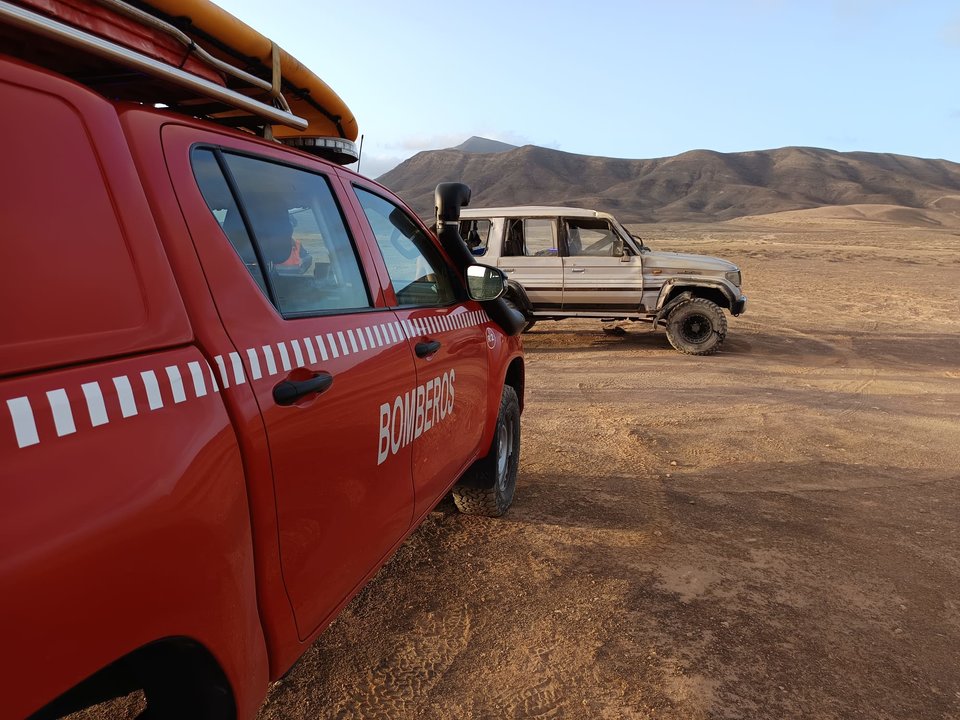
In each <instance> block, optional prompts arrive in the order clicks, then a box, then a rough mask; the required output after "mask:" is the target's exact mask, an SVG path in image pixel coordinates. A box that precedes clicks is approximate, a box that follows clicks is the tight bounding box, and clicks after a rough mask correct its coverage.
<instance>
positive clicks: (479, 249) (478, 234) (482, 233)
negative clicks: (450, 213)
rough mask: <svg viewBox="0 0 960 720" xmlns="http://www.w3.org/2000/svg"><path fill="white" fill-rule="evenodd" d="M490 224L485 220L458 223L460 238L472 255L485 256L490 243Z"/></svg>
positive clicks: (477, 219) (478, 219)
mask: <svg viewBox="0 0 960 720" xmlns="http://www.w3.org/2000/svg"><path fill="white" fill-rule="evenodd" d="M492 224H493V223H491V222H490V221H489V220H487V219H486V218H476V219H472V220H461V221H460V237H462V238H463V240H464V242H465V243H467V247H468V248H470V252H472V253H473V254H474V255H485V254H486V252H487V243H488V242H489V241H490V227H491V225H492Z"/></svg>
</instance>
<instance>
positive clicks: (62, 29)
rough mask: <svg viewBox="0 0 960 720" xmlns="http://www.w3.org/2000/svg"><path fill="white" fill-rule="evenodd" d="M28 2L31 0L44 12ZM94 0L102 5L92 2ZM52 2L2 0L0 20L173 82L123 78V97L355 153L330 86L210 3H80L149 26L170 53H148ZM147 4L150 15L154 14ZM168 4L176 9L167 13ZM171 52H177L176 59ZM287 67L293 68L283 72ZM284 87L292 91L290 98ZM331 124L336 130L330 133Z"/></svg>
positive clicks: (348, 117) (349, 156) (323, 149)
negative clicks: (139, 85) (147, 84)
mask: <svg viewBox="0 0 960 720" xmlns="http://www.w3.org/2000/svg"><path fill="white" fill-rule="evenodd" d="M25 5H33V6H34V7H35V8H37V9H41V10H44V11H47V12H49V13H50V15H48V14H43V13H42V12H38V11H37V10H36V9H31V8H30V7H24V6H25ZM96 6H99V8H101V9H100V10H97V7H96ZM56 7H57V5H56V2H54V3H53V9H50V8H49V7H48V6H47V5H46V4H38V3H37V2H36V0H22V4H20V5H17V4H13V3H12V2H9V1H8V0H0V24H5V25H8V26H11V27H13V28H16V29H19V30H25V31H28V32H30V33H34V34H37V35H40V36H41V37H44V38H47V39H49V40H52V41H54V42H56V43H59V44H62V45H63V46H66V47H68V48H73V49H75V50H79V51H81V52H82V53H84V54H85V56H86V55H90V56H93V57H96V58H99V59H100V60H105V61H107V62H108V63H112V64H114V66H120V67H123V68H127V69H129V70H132V71H134V73H135V74H136V73H139V74H140V75H135V77H143V76H148V77H150V78H153V79H154V80H155V81H159V83H160V84H162V86H163V87H167V88H173V90H170V91H168V92H169V94H170V96H171V100H170V102H167V101H166V99H165V98H164V97H163V96H162V95H160V96H158V94H157V88H156V87H155V86H156V84H157V83H156V82H154V83H153V85H154V87H151V88H150V89H149V90H139V89H138V90H137V91H136V92H135V93H133V94H132V91H131V90H130V87H131V86H130V83H129V79H127V81H126V84H125V85H124V90H125V95H124V96H125V97H127V99H133V100H139V101H142V102H149V103H155V104H164V105H168V106H169V107H171V108H172V109H174V110H177V111H180V112H184V113H186V114H191V115H194V116H197V117H203V118H205V119H208V120H212V121H214V122H218V121H219V122H221V123H224V124H228V125H231V126H240V127H246V128H247V129H248V130H253V131H255V132H258V133H259V134H261V135H262V136H263V137H266V138H269V139H276V140H278V141H279V142H283V143H285V144H288V145H291V146H293V147H297V148H299V149H301V150H304V151H306V152H310V153H312V154H315V155H318V156H320V157H325V158H327V159H328V160H332V161H334V162H336V163H338V164H341V165H345V164H349V163H352V162H356V161H357V159H358V153H357V148H356V144H355V143H354V140H355V138H356V120H355V119H354V118H353V115H352V113H350V111H349V108H347V107H346V105H344V104H343V101H342V100H341V99H340V98H339V97H338V96H337V95H336V93H334V92H333V91H332V90H331V89H330V88H329V87H328V86H327V85H326V84H325V83H323V82H322V81H321V80H320V79H319V78H317V77H316V76H315V75H313V73H311V72H310V71H309V70H307V69H306V68H304V67H303V66H302V65H301V64H300V63H299V62H297V61H296V60H295V59H294V58H291V57H290V56H289V55H287V54H286V53H285V52H284V51H283V50H281V49H280V48H279V47H278V46H277V45H276V44H275V43H273V42H272V41H270V40H269V39H267V38H264V37H263V36H262V35H260V34H259V33H257V32H256V31H254V30H253V29H251V28H249V27H247V26H246V25H244V24H243V23H242V22H240V21H239V20H237V19H236V18H234V17H233V16H232V15H230V14H229V13H227V12H226V11H224V10H223V9H222V8H219V7H218V6H216V5H214V4H213V3H212V2H209V1H208V0H167V1H164V0H153V2H151V0H146V3H145V7H146V8H147V9H146V10H144V9H140V7H135V6H134V5H132V4H130V3H128V2H125V1H124V0H86V7H85V8H84V11H86V12H88V13H90V16H91V17H93V18H94V19H101V16H102V15H103V14H104V13H107V14H108V15H109V16H110V17H111V18H112V17H118V18H121V19H125V20H126V21H127V22H128V24H129V23H133V24H134V26H135V27H136V28H137V29H138V32H142V31H143V30H146V31H147V32H148V33H151V34H153V35H154V36H155V37H162V38H166V40H161V41H158V42H159V43H161V44H163V45H164V46H166V48H167V51H168V54H167V55H164V54H163V53H162V52H160V51H159V50H157V49H155V52H151V51H150V49H144V48H143V47H140V46H139V45H138V44H137V47H133V45H134V44H136V43H129V38H126V39H127V41H128V42H127V43H124V42H123V41H124V39H125V38H124V37H123V36H122V33H121V34H120V37H119V38H115V37H112V36H111V37H107V36H105V34H102V33H103V32H104V31H103V30H102V28H101V27H97V28H96V29H97V32H99V33H101V34H95V33H94V32H92V31H91V28H90V27H84V26H82V20H83V17H82V15H81V18H80V20H79V21H78V17H77V15H76V14H71V15H70V16H69V19H70V22H69V23H68V22H65V21H64V20H63V19H61V18H60V17H59V16H57V10H56ZM150 10H152V11H156V12H157V14H156V15H154V14H152V13H151V12H149V11H150ZM170 12H172V13H174V14H175V15H176V17H173V16H172V15H166V14H165V13H170ZM181 12H182V13H183V15H184V16H192V15H194V14H196V15H197V16H199V17H200V18H201V20H202V21H204V22H205V23H206V27H203V26H202V25H201V24H200V23H197V24H196V25H194V24H193V23H192V22H191V21H190V20H187V21H186V24H187V26H188V27H187V30H196V31H197V32H198V33H199V34H200V36H201V38H202V39H203V40H204V41H207V42H208V43H210V42H212V43H213V45H214V47H213V48H212V49H213V50H214V52H217V54H218V55H219V57H218V56H217V55H214V54H213V53H211V52H208V51H207V50H206V49H204V48H203V47H201V46H200V44H198V42H197V40H195V39H194V38H192V37H191V36H190V35H189V34H188V32H185V31H184V30H182V29H181V28H180V27H177V26H176V25H174V24H173V23H171V22H169V21H168V20H170V19H172V20H174V21H176V22H178V23H179V21H180V20H181ZM71 23H73V24H71ZM221 26H227V29H228V30H229V33H230V35H229V37H230V38H231V40H233V41H234V42H237V43H239V45H240V47H233V46H232V45H231V43H229V42H226V41H224V39H223V37H217V36H215V35H214V34H212V33H211V30H212V29H217V30H219V28H220V27H221ZM226 32H227V31H226V30H225V31H224V33H226ZM171 39H172V41H173V43H172V48H173V50H172V54H170V53H171V51H170V48H171ZM158 47H159V45H158ZM177 47H181V48H182V53H181V51H179V50H176V48H177ZM251 47H253V48H256V50H255V53H256V54H255V55H254V54H251V52H250V50H249V48H251ZM264 48H265V50H264ZM244 51H246V52H244ZM171 57H173V58H174V60H173V62H171ZM188 58H192V59H193V60H192V64H188V62H187V60H188ZM231 60H238V61H241V62H247V63H248V66H247V68H241V67H237V65H235V64H231V62H230V61H231ZM198 63H199V64H198ZM204 68H208V69H204ZM257 68H259V72H260V73H261V75H269V78H270V79H266V78H265V77H258V76H257V75H255V74H253V72H248V70H253V71H254V72H256V71H257ZM191 70H192V71H191ZM286 72H290V76H288V75H287V74H286ZM68 74H69V73H68ZM218 80H219V81H220V82H218ZM81 81H84V80H81ZM141 82H142V81H141ZM183 91H187V93H188V95H189V97H186V98H185V97H184V94H183ZM140 92H142V93H143V95H144V97H139V96H137V94H136V93H140ZM284 92H286V93H288V95H289V103H288V100H287V98H286V97H285V96H284V94H283V93H284ZM111 96H112V97H113V96H115V95H113V94H111ZM292 104H295V105H296V109H295V110H292V109H291V105H292ZM275 125H276V126H279V127H277V128H274V127H273V126H275ZM275 130H276V132H275ZM330 130H333V132H334V133H336V135H335V136H333V135H331V133H330ZM348 131H349V132H350V133H351V134H350V135H348V134H347V132H348Z"/></svg>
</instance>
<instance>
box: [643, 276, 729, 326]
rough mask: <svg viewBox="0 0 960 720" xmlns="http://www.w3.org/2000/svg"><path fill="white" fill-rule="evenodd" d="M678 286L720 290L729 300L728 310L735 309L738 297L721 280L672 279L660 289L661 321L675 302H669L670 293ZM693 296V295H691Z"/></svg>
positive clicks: (658, 313)
mask: <svg viewBox="0 0 960 720" xmlns="http://www.w3.org/2000/svg"><path fill="white" fill-rule="evenodd" d="M677 286H679V287H683V288H698V287H705V288H710V289H712V290H719V291H720V292H721V293H723V296H724V297H725V298H726V299H727V309H728V310H729V309H730V308H732V307H733V305H734V303H735V302H736V301H737V298H736V296H735V295H734V294H733V293H732V292H730V288H729V287H727V286H726V284H724V283H722V282H720V281H719V280H701V279H693V278H691V279H689V280H688V279H686V278H670V279H669V280H667V281H666V282H665V283H664V284H663V287H661V288H660V295H659V297H657V318H658V319H659V318H660V316H661V315H663V314H665V311H666V310H667V308H666V307H665V305H668V304H672V303H673V300H671V301H670V303H668V302H667V298H668V297H670V293H671V292H673V290H674V288H676V287H677ZM690 294H691V295H693V293H692V292H691V293H690ZM674 299H676V298H674Z"/></svg>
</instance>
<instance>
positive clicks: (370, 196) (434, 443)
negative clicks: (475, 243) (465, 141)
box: [353, 182, 499, 518]
mask: <svg viewBox="0 0 960 720" xmlns="http://www.w3.org/2000/svg"><path fill="white" fill-rule="evenodd" d="M353 188H354V193H355V198H356V201H357V205H358V212H359V214H360V215H361V216H363V217H365V218H366V220H367V223H368V225H367V228H366V229H367V230H368V231H369V232H370V234H371V239H372V240H373V242H375V243H376V245H377V246H378V247H379V249H380V256H381V257H382V261H383V265H384V267H383V271H384V273H385V275H386V282H388V283H389V286H390V289H391V292H389V293H388V295H387V296H388V302H390V304H391V305H393V306H394V311H395V312H396V313H397V316H398V317H399V318H400V324H401V325H402V326H403V328H404V331H405V334H406V337H407V339H408V342H409V343H410V347H411V349H412V350H413V352H414V355H415V356H416V361H415V362H416V368H417V382H416V384H411V385H410V386H409V387H407V388H404V391H403V392H402V393H399V394H397V395H396V397H395V398H391V399H392V406H390V407H389V408H388V407H387V406H386V405H384V406H382V415H381V418H382V422H381V427H384V423H388V426H389V428H390V447H389V448H387V447H385V446H381V456H383V455H384V454H386V457H384V462H385V464H386V465H387V466H392V465H393V464H395V463H398V462H402V461H403V460H402V459H401V458H394V457H391V455H392V453H393V450H394V448H395V447H398V446H402V445H405V444H407V443H410V445H411V446H412V447H413V480H414V486H415V494H416V511H415V513H414V516H415V518H419V517H420V516H421V515H423V514H424V513H426V512H428V511H429V510H430V509H431V508H432V507H433V506H434V505H435V504H436V502H437V500H439V498H440V497H441V496H442V495H443V494H444V493H445V492H446V491H447V490H448V489H449V488H450V486H451V485H452V484H453V482H454V481H455V480H456V478H458V477H459V476H460V475H461V474H462V473H463V471H464V470H466V468H467V467H468V466H469V465H470V464H471V463H472V462H473V460H474V459H476V457H477V456H478V455H479V453H480V437H481V434H482V432H483V423H482V422H480V421H479V418H481V417H483V416H484V414H485V413H486V407H487V406H488V402H487V401H488V392H493V390H491V389H490V385H489V379H488V378H489V372H488V368H487V364H488V357H487V345H486V336H487V332H486V325H487V323H488V322H489V320H488V318H487V314H486V313H485V312H484V311H483V309H482V308H481V307H480V305H479V304H478V303H476V302H474V301H472V300H469V299H468V298H467V294H466V291H465V289H464V287H463V283H462V281H461V279H460V277H459V273H457V271H455V270H454V269H453V267H452V266H451V265H450V264H449V262H448V260H447V259H446V258H445V256H444V255H443V253H442V252H441V251H440V249H439V248H438V246H437V245H436V243H435V241H434V239H433V238H432V236H431V235H430V234H429V233H428V232H427V231H426V230H425V229H424V228H423V226H422V225H421V223H420V222H419V221H418V220H416V219H415V218H414V217H413V216H412V215H411V214H410V213H408V212H407V211H406V210H405V209H404V208H402V207H400V206H399V205H398V204H397V203H395V202H394V201H392V200H390V199H388V198H387V197H385V196H384V195H383V190H382V189H380V188H378V187H375V186H372V185H365V184H361V183H360V182H354V183H353ZM391 295H392V298H391ZM496 392H498V393H499V388H497V389H496ZM382 437H384V436H382Z"/></svg>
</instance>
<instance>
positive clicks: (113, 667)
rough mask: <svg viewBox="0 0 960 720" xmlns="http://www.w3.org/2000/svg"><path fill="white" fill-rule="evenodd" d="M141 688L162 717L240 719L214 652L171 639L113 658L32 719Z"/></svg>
mask: <svg viewBox="0 0 960 720" xmlns="http://www.w3.org/2000/svg"><path fill="white" fill-rule="evenodd" d="M138 690H142V691H143V692H144V694H145V695H146V697H147V700H148V703H150V707H151V712H156V713H157V715H156V717H158V718H168V717H169V718H175V717H182V712H183V711H184V709H186V708H193V709H198V710H201V711H202V712H203V713H204V714H203V715H199V714H192V715H190V717H203V718H204V719H205V720H207V718H209V720H234V719H235V718H236V716H237V704H236V699H235V697H234V693H233V689H232V687H231V685H230V681H229V680H228V678H227V674H226V672H224V669H223V668H222V667H221V666H220V663H219V662H218V661H217V659H216V658H215V657H214V655H213V653H212V652H210V650H208V649H207V648H206V647H205V646H204V645H203V644H202V643H200V642H197V641H196V640H193V639H192V638H188V637H168V638H163V639H161V640H157V641H154V642H151V643H149V644H147V645H144V646H142V647H139V648H137V649H136V650H133V651H132V652H130V653H128V654H126V655H124V656H123V657H121V658H119V659H117V660H114V661H113V662H111V663H110V664H109V665H107V666H105V667H103V668H101V669H100V670H99V671H97V672H95V673H94V674H93V675H90V676H89V677H87V678H86V679H84V680H82V681H81V682H79V683H77V684H76V685H74V686H73V687H72V688H70V689H69V690H67V691H66V692H64V693H63V694H61V695H60V696H59V697H57V698H56V699H55V700H53V701H52V702H50V703H48V704H47V705H45V706H44V707H43V708H41V709H40V710H38V711H37V712H35V713H34V714H32V715H31V716H30V718H29V720H55V718H60V717H63V716H64V715H68V714H70V713H74V712H77V711H79V710H83V709H86V708H89V707H92V706H94V705H97V704H99V703H103V702H106V701H108V700H112V699H114V698H118V697H123V696H124V695H128V694H130V693H132V692H136V691H138ZM164 713H166V714H164ZM151 717H153V716H152V715H151Z"/></svg>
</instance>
